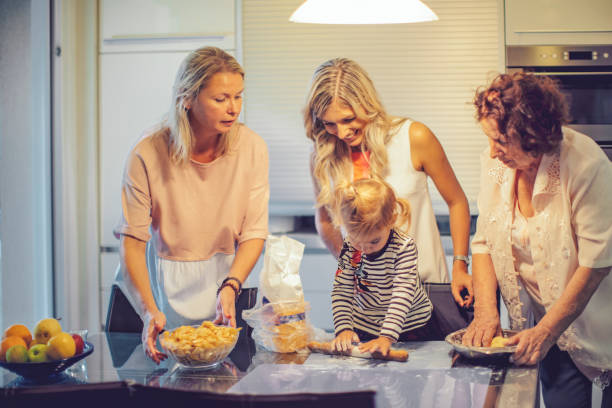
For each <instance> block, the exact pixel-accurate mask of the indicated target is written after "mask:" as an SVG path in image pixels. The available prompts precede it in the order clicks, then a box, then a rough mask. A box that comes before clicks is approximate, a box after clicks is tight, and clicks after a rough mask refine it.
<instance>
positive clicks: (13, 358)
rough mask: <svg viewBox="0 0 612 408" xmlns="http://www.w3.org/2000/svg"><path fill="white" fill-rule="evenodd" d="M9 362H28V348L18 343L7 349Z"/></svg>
mask: <svg viewBox="0 0 612 408" xmlns="http://www.w3.org/2000/svg"><path fill="white" fill-rule="evenodd" d="M6 361H7V363H27V362H28V349H27V348H25V347H24V346H22V345H21V344H17V345H16V346H13V347H11V348H10V349H8V350H7V351H6Z"/></svg>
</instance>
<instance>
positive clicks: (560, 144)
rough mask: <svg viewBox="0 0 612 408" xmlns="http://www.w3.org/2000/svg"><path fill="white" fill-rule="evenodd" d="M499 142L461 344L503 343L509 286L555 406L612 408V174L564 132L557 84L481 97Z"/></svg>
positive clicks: (515, 323) (584, 143)
mask: <svg viewBox="0 0 612 408" xmlns="http://www.w3.org/2000/svg"><path fill="white" fill-rule="evenodd" d="M475 105H476V112H477V113H476V116H477V118H478V120H479V121H480V124H481V126H482V129H483V131H484V133H485V134H486V136H487V137H488V139H489V149H488V151H486V152H485V153H484V154H483V156H482V173H481V191H480V195H479V198H478V208H479V215H478V224H477V230H476V235H475V236H474V239H473V241H472V254H473V261H474V263H473V271H472V273H473V282H474V296H475V317H474V320H473V322H472V323H471V325H470V326H469V327H468V330H467V332H466V334H465V335H464V337H463V343H464V344H467V345H475V346H480V345H485V346H488V345H489V344H490V342H491V339H492V337H493V336H495V335H498V334H499V333H500V321H499V314H498V310H497V306H496V297H495V292H496V289H497V288H498V287H499V289H500V291H501V294H502V297H503V299H504V302H505V304H506V307H507V309H508V313H509V317H510V324H511V328H512V329H516V330H520V332H519V333H518V334H517V335H515V336H513V337H511V338H510V340H509V343H508V344H509V345H516V346H517V350H516V352H515V353H514V354H513V356H512V361H513V362H514V363H515V364H517V365H535V364H538V363H539V364H540V380H541V382H542V392H543V397H544V402H545V403H546V406H547V407H589V406H591V392H592V383H595V384H597V385H599V386H600V387H602V388H603V400H602V405H601V406H602V407H610V406H612V387H610V380H611V377H612V376H611V371H612V346H610V344H611V343H610V342H611V340H612V324H611V323H610V321H611V320H610V315H611V314H612V302H611V301H610V299H612V278H611V277H610V267H611V265H612V211H611V210H610V208H611V204H612V183H611V182H610V181H611V180H612V164H611V162H610V161H609V160H608V158H607V156H606V155H605V153H604V152H603V151H602V150H601V149H600V148H599V146H597V144H596V143H595V142H594V141H593V140H592V139H590V138H589V137H587V136H585V135H583V134H581V133H578V132H575V131H573V130H571V129H569V128H565V127H562V125H563V124H565V123H567V117H568V114H567V111H568V109H567V104H566V102H565V100H564V97H563V95H562V94H561V93H560V91H559V90H558V88H557V86H556V85H555V83H554V82H553V81H552V80H551V79H550V78H547V77H539V76H535V75H530V74H524V73H517V74H513V75H505V74H502V75H499V76H498V77H497V78H495V79H494V80H493V82H492V83H491V84H490V86H489V87H488V88H486V89H483V90H479V91H478V92H477V94H476V99H475Z"/></svg>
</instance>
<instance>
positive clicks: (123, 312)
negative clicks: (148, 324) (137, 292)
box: [104, 285, 143, 333]
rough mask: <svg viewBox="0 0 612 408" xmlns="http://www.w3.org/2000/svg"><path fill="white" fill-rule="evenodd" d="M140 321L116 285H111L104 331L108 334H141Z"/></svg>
mask: <svg viewBox="0 0 612 408" xmlns="http://www.w3.org/2000/svg"><path fill="white" fill-rule="evenodd" d="M142 326H143V324H142V319H141V318H140V316H138V313H136V311H135V310H134V308H133V307H132V305H131V304H130V301H129V300H128V299H127V297H125V295H124V294H123V292H122V291H121V288H120V287H119V286H118V285H113V287H112V289H111V295H110V299H109V302H108V311H107V313H106V324H105V326H104V330H106V331H110V332H124V333H141V332H142Z"/></svg>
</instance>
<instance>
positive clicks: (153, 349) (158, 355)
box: [141, 310, 168, 364]
mask: <svg viewBox="0 0 612 408" xmlns="http://www.w3.org/2000/svg"><path fill="white" fill-rule="evenodd" d="M164 326H166V315H164V314H163V313H162V312H160V311H159V310H157V311H155V312H147V313H145V315H144V321H143V326H142V336H141V340H142V345H143V348H144V352H145V354H146V355H147V357H149V358H150V359H151V360H153V361H155V363H156V364H159V363H160V362H161V361H163V360H165V359H166V358H168V356H167V355H166V354H164V353H162V352H161V351H159V350H158V349H157V336H158V335H159V333H160V332H161V331H162V330H163V328H164Z"/></svg>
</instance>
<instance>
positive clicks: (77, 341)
mask: <svg viewBox="0 0 612 408" xmlns="http://www.w3.org/2000/svg"><path fill="white" fill-rule="evenodd" d="M72 339H73V340H74V345H75V346H76V351H75V353H74V355H75V356H78V355H79V354H81V353H82V352H83V349H84V348H85V342H84V341H83V338H82V337H81V336H79V335H78V334H76V333H73V334H72Z"/></svg>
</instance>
